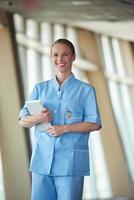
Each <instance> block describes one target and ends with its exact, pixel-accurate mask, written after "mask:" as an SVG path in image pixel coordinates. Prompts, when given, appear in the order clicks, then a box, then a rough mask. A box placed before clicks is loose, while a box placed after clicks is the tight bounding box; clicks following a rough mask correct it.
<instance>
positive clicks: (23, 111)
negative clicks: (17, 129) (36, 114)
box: [19, 84, 38, 119]
mask: <svg viewBox="0 0 134 200" xmlns="http://www.w3.org/2000/svg"><path fill="white" fill-rule="evenodd" d="M36 99H38V93H37V84H36V85H35V86H34V88H33V90H32V92H31V93H30V95H29V96H28V98H27V100H36ZM26 115H30V113H29V111H28V109H27V107H26V105H25V104H24V106H23V107H22V108H21V110H20V113H19V119H20V118H22V117H24V116H26Z"/></svg>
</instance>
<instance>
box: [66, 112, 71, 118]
mask: <svg viewBox="0 0 134 200" xmlns="http://www.w3.org/2000/svg"><path fill="white" fill-rule="evenodd" d="M71 118H72V112H71V111H67V112H66V119H71Z"/></svg>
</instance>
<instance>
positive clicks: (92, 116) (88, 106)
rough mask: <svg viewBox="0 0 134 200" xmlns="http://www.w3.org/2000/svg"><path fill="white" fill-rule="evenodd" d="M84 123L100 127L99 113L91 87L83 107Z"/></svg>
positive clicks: (93, 90)
mask: <svg viewBox="0 0 134 200" xmlns="http://www.w3.org/2000/svg"><path fill="white" fill-rule="evenodd" d="M84 122H91V123H97V124H99V125H101V118H100V112H99V108H98V104H97V98H96V92H95V89H94V88H93V87H91V89H90V91H89V93H88V95H87V98H86V103H85V107H84Z"/></svg>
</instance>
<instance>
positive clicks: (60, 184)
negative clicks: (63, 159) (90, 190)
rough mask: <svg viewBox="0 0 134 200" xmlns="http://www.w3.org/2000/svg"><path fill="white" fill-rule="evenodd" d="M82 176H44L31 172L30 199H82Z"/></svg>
mask: <svg viewBox="0 0 134 200" xmlns="http://www.w3.org/2000/svg"><path fill="white" fill-rule="evenodd" d="M83 182H84V177H83V176H80V177H79V176H78V177H77V176H73V177H72V176H45V175H41V174H37V173H32V197H31V200H82V193H83Z"/></svg>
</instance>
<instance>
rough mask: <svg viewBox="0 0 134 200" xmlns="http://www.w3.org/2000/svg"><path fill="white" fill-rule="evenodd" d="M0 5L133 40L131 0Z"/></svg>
mask: <svg viewBox="0 0 134 200" xmlns="http://www.w3.org/2000/svg"><path fill="white" fill-rule="evenodd" d="M0 8H1V9H2V10H7V11H10V12H15V13H20V14H21V15H23V16H24V17H27V18H32V19H34V20H36V21H38V22H44V21H46V22H52V23H62V24H65V23H66V24H69V25H76V26H78V27H83V28H86V29H88V30H92V31H95V32H98V33H103V34H107V35H110V36H115V37H119V38H123V39H126V40H130V41H134V0H74V1H72V0H0Z"/></svg>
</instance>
